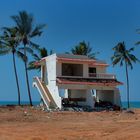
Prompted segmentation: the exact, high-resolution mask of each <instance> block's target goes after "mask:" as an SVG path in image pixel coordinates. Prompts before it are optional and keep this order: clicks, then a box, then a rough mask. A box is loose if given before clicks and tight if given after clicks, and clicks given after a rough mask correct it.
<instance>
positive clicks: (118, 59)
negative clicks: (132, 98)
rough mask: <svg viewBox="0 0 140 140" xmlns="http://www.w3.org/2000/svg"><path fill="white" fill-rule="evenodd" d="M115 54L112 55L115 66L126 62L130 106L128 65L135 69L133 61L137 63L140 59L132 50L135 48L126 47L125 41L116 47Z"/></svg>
mask: <svg viewBox="0 0 140 140" xmlns="http://www.w3.org/2000/svg"><path fill="white" fill-rule="evenodd" d="M113 50H114V55H113V56H112V57H111V60H112V64H113V66H115V65H116V64H118V63H119V64H120V66H123V64H125V72H126V80H127V104H128V108H129V107H130V103H129V75H128V67H130V68H131V69H133V65H132V62H134V63H136V62H137V61H139V60H138V59H137V58H136V56H135V55H133V54H132V53H131V52H132V51H134V48H130V49H128V50H127V49H126V46H125V43H124V42H119V43H118V44H117V45H116V46H115V47H114V48H113Z"/></svg>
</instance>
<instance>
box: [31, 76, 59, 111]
mask: <svg viewBox="0 0 140 140" xmlns="http://www.w3.org/2000/svg"><path fill="white" fill-rule="evenodd" d="M33 85H34V86H35V87H36V88H37V89H38V91H39V93H40V96H41V98H42V99H43V102H44V104H45V105H46V107H47V109H52V108H53V109H54V108H58V106H57V104H56V103H55V101H54V99H53V97H52V95H51V93H50V91H49V89H48V88H47V86H46V84H45V83H43V82H42V81H41V80H40V79H39V77H34V82H33Z"/></svg>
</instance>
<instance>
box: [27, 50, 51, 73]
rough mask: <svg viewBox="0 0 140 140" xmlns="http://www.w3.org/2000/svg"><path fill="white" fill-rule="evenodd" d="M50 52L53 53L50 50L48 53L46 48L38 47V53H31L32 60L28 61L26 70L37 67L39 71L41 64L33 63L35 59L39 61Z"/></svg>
mask: <svg viewBox="0 0 140 140" xmlns="http://www.w3.org/2000/svg"><path fill="white" fill-rule="evenodd" d="M51 54H53V51H52V50H51V51H50V53H49V54H48V51H47V49H46V48H40V49H39V55H37V54H33V58H34V61H31V62H29V64H28V70H36V69H37V70H39V71H40V69H41V66H39V65H35V63H36V62H37V61H40V60H41V59H42V58H43V57H46V56H48V55H51Z"/></svg>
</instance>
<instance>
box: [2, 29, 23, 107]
mask: <svg viewBox="0 0 140 140" xmlns="http://www.w3.org/2000/svg"><path fill="white" fill-rule="evenodd" d="M16 35H17V29H16V28H15V27H13V28H3V34H2V36H1V37H0V55H7V54H9V53H12V56H13V58H12V59H13V66H14V73H15V78H16V84H17V91H18V105H20V103H21V102H20V100H21V99H20V88H19V81H18V75H17V68H16V62H15V54H17V55H18V56H20V57H22V58H23V57H24V54H22V53H21V52H20V51H19V50H18V49H17V46H18V44H19V42H18V40H16V38H15V37H16Z"/></svg>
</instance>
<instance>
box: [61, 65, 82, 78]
mask: <svg viewBox="0 0 140 140" xmlns="http://www.w3.org/2000/svg"><path fill="white" fill-rule="evenodd" d="M62 76H83V65H82V64H67V63H63V64H62Z"/></svg>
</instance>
